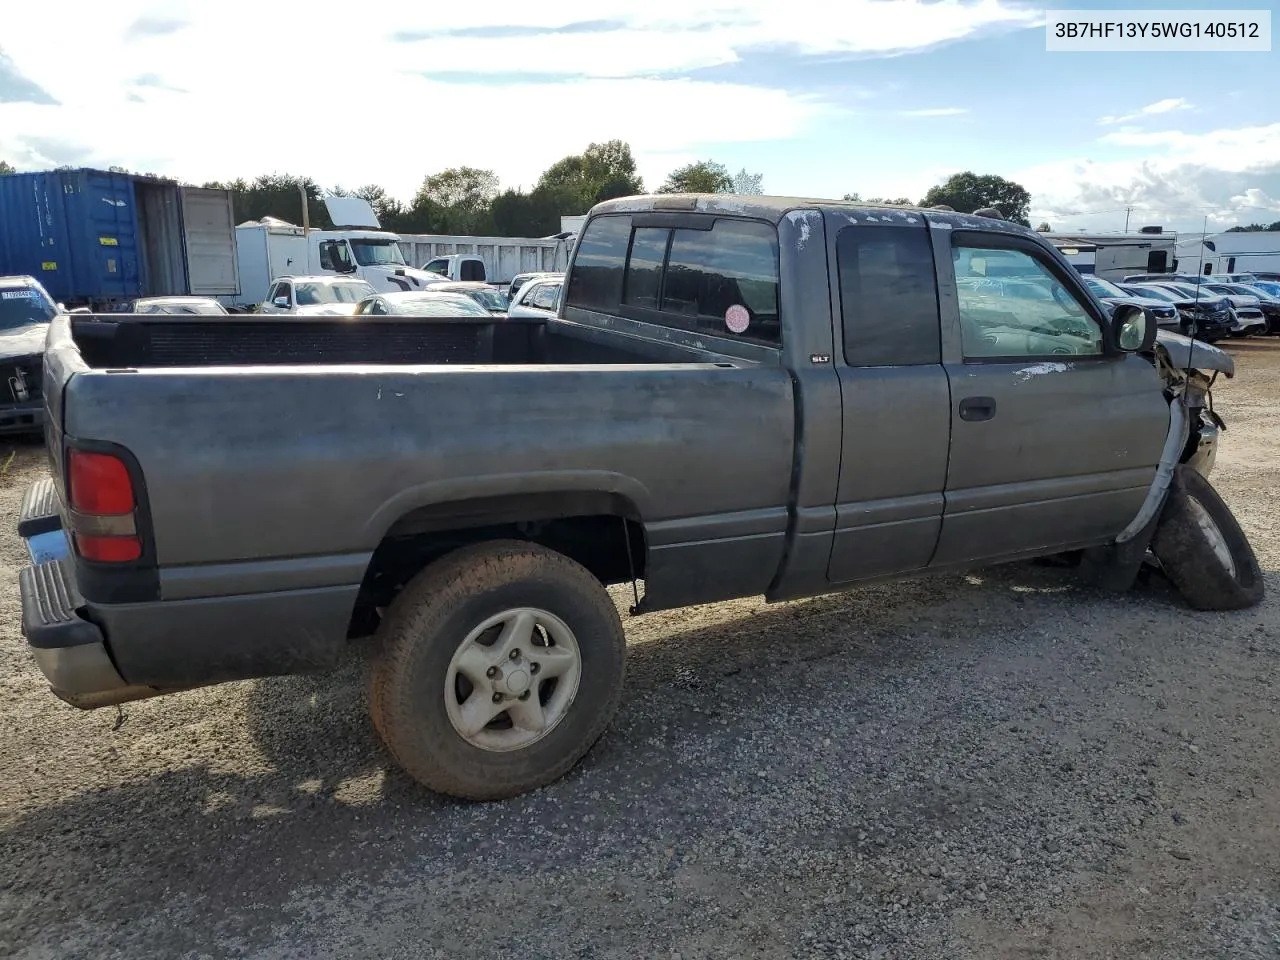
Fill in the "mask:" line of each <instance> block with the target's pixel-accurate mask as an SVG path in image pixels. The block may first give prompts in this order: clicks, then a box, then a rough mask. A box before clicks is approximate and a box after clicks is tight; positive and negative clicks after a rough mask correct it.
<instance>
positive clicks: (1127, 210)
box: [1124, 207, 1133, 233]
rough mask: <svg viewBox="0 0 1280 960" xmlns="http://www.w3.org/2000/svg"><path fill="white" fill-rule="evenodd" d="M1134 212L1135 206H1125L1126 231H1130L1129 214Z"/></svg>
mask: <svg viewBox="0 0 1280 960" xmlns="http://www.w3.org/2000/svg"><path fill="white" fill-rule="evenodd" d="M1131 213H1133V207H1125V208H1124V232H1125V233H1128V232H1129V214H1131Z"/></svg>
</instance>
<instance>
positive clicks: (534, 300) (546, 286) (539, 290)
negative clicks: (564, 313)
mask: <svg viewBox="0 0 1280 960" xmlns="http://www.w3.org/2000/svg"><path fill="white" fill-rule="evenodd" d="M563 286H564V278H563V277H546V278H541V279H535V280H530V281H529V282H528V283H526V284H525V285H524V286H522V287H521V288H520V292H519V293H518V294H516V298H515V300H513V301H512V302H511V306H510V307H508V308H507V316H508V317H530V318H533V317H554V316H555V315H556V311H557V310H558V309H559V306H560V291H561V288H562V287H563Z"/></svg>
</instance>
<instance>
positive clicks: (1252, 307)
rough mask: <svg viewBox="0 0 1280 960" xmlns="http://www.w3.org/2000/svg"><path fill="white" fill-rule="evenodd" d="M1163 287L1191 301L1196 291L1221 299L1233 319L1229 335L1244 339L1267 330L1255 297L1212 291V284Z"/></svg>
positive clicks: (1170, 284)
mask: <svg viewBox="0 0 1280 960" xmlns="http://www.w3.org/2000/svg"><path fill="white" fill-rule="evenodd" d="M1163 286H1165V287H1167V288H1168V289H1170V290H1173V291H1176V292H1178V293H1181V294H1183V295H1184V296H1188V297H1191V298H1193V299H1194V298H1195V297H1196V296H1197V291H1198V295H1199V296H1204V295H1205V294H1209V295H1212V296H1216V297H1223V298H1224V299H1225V300H1226V301H1227V303H1228V304H1229V305H1230V307H1231V314H1232V316H1233V317H1234V322H1233V323H1232V326H1231V333H1232V334H1233V335H1234V336H1237V337H1244V336H1248V335H1249V334H1252V333H1265V332H1266V330H1267V321H1266V318H1265V317H1263V315H1262V309H1261V307H1260V306H1259V303H1258V298H1257V297H1255V296H1245V295H1240V294H1226V293H1223V292H1222V291H1221V290H1214V286H1215V285H1214V284H1212V283H1201V284H1200V285H1199V286H1198V287H1197V286H1194V285H1192V284H1188V283H1166V284H1163Z"/></svg>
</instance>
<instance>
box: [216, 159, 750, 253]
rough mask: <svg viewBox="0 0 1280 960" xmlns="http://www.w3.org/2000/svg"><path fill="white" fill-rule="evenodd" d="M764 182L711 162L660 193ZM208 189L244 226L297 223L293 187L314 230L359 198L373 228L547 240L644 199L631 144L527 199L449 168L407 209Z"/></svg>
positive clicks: (309, 191)
mask: <svg viewBox="0 0 1280 960" xmlns="http://www.w3.org/2000/svg"><path fill="white" fill-rule="evenodd" d="M763 179H764V178H763V176H762V175H761V174H752V173H748V172H747V171H746V170H745V169H743V170H741V171H739V172H738V173H737V174H731V173H729V171H728V169H727V168H726V167H725V166H724V165H723V164H719V163H716V162H714V161H711V160H704V161H699V162H697V163H691V164H687V165H685V166H683V167H680V168H678V169H676V170H673V171H671V173H670V174H669V175H668V176H667V179H666V180H665V181H664V182H663V183H662V185H661V186H660V187H658V192H659V193H754V194H759V193H763ZM204 186H206V187H214V188H220V189H228V190H230V191H231V192H232V194H233V197H234V203H235V210H236V216H237V217H238V218H240V219H242V220H260V219H262V218H263V217H266V216H271V217H278V218H279V219H281V220H288V221H289V222H291V223H296V222H297V221H298V220H299V219H300V218H301V212H302V211H301V209H300V207H301V197H300V194H299V191H298V188H299V186H301V187H302V188H303V190H305V191H306V195H307V216H308V219H309V221H310V223H311V224H312V225H313V226H317V227H332V226H334V224H333V223H332V222H331V221H330V220H329V216H328V212H327V211H326V209H325V207H324V202H323V198H324V197H325V196H328V195H332V196H352V197H361V198H363V199H365V200H367V201H368V202H369V205H370V206H371V207H373V210H374V213H376V214H377V216H378V222H379V223H381V224H382V226H383V227H384V228H385V229H387V230H391V231H394V232H396V233H435V234H446V235H453V236H499V237H504V236H505V237H545V236H550V235H551V234H555V233H559V232H560V217H561V216H574V215H578V214H583V213H586V212H587V211H588V210H590V209H591V207H592V206H594V205H595V204H597V203H600V202H601V201H604V200H612V199H614V198H616V197H627V196H632V195H634V194H639V193H644V192H645V189H644V181H643V180H642V178H641V177H640V175H639V173H638V172H637V171H636V161H635V157H634V156H633V155H632V153H631V147H630V145H629V144H627V143H625V142H623V141H621V140H609V141H606V142H605V143H592V144H590V145H589V146H588V147H587V148H586V149H585V150H583V151H582V153H577V154H571V155H570V156H567V157H564V158H562V159H560V160H557V161H556V162H555V163H553V164H552V165H551V166H549V167H548V168H547V169H546V170H544V171H543V172H542V175H541V176H540V177H539V178H538V181H537V183H536V184H535V185H534V187H533V188H532V189H531V190H529V191H527V192H526V191H524V190H520V189H513V188H508V189H506V190H503V189H502V188H501V184H500V183H499V180H498V175H497V174H496V173H494V172H493V171H492V170H482V169H479V168H477V167H467V166H463V167H450V168H449V169H447V170H442V171H440V172H439V173H433V174H430V175H429V176H427V177H424V178H423V181H422V185H421V186H420V187H419V188H418V191H417V193H415V194H414V196H413V199H412V200H410V201H409V202H408V203H402V202H401V201H399V200H397V199H396V198H395V197H393V196H391V195H390V194H389V193H388V192H387V191H386V189H385V188H384V187H381V186H379V185H378V184H366V185H364V186H361V187H356V188H353V189H348V188H346V187H344V186H335V187H333V188H331V189H328V190H326V189H324V188H322V187H321V186H320V184H318V183H317V182H316V181H315V180H313V179H311V178H310V177H299V176H294V175H291V174H278V173H273V174H266V175H264V176H260V177H256V178H254V179H253V180H244V179H239V180H231V181H225V182H224V181H211V182H209V183H206V184H204Z"/></svg>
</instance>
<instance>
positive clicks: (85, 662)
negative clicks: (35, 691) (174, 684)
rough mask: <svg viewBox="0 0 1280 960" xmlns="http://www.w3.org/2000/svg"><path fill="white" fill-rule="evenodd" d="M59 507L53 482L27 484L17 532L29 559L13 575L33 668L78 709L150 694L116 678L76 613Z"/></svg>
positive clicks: (97, 633)
mask: <svg viewBox="0 0 1280 960" xmlns="http://www.w3.org/2000/svg"><path fill="white" fill-rule="evenodd" d="M58 508H59V504H58V495H57V491H56V490H55V488H54V485H53V481H52V480H50V479H45V480H41V481H38V482H37V483H33V484H32V485H31V486H30V487H29V488H27V492H26V494H25V495H24V496H23V498H22V508H21V510H20V512H19V514H18V534H19V536H21V537H22V538H23V540H24V541H25V542H26V545H27V553H28V554H29V555H30V557H31V566H29V567H27V568H25V569H24V570H23V571H22V572H21V573H19V574H18V591H19V593H20V595H21V597H22V635H23V636H24V637H26V638H27V645H28V646H29V647H30V648H31V654H32V656H33V657H34V658H35V661H36V666H38V667H39V668H40V672H41V673H43V674H44V676H45V679H46V680H48V681H49V686H50V687H51V688H52V689H53V692H54V693H55V694H56V695H57V696H58V697H60V698H61V699H63V700H65V701H66V702H67V703H70V704H72V705H73V706H77V707H81V708H83V709H89V708H92V707H104V706H108V705H110V704H114V703H124V702H126V701H128V700H139V699H142V698H143V697H150V696H154V695H155V694H156V693H158V692H159V691H157V690H154V689H152V688H151V687H140V686H137V685H135V684H130V683H128V682H126V681H125V679H124V678H123V677H122V676H120V671H119V670H117V669H116V665H115V663H114V662H113V661H112V659H111V655H110V653H108V651H107V644H106V639H105V638H104V637H103V635H102V630H101V629H100V628H99V627H98V625H97V624H95V623H93V622H92V621H90V620H88V619H86V618H85V617H84V616H82V615H81V613H80V611H81V610H82V609H83V608H84V598H83V597H81V596H80V593H79V591H78V590H77V589H76V585H75V576H74V572H73V570H72V566H71V562H70V559H69V556H70V545H69V544H68V543H67V537H66V534H64V533H63V532H62V519H61V517H60V516H59V513H58Z"/></svg>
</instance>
